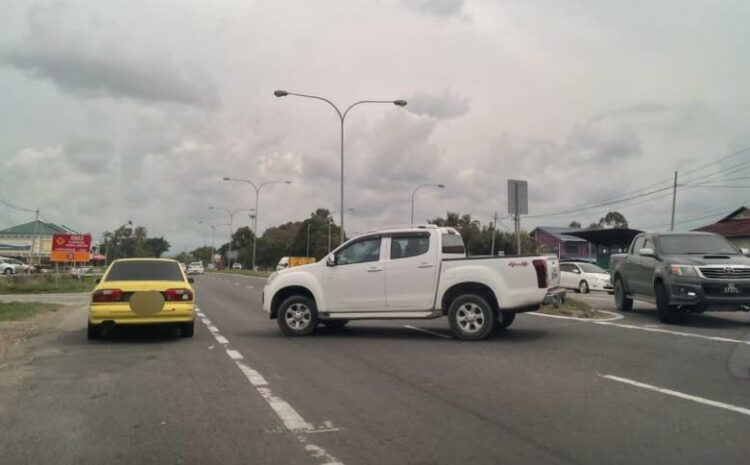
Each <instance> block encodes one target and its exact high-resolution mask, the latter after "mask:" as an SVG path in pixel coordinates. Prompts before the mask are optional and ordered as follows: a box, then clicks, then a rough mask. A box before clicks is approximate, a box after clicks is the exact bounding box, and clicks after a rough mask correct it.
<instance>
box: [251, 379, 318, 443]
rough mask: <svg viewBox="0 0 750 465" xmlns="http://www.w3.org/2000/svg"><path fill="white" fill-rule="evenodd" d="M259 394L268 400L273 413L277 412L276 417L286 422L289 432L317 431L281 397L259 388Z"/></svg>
mask: <svg viewBox="0 0 750 465" xmlns="http://www.w3.org/2000/svg"><path fill="white" fill-rule="evenodd" d="M258 392H259V393H260V395H261V396H263V398H264V399H266V402H268V405H270V406H271V408H272V409H273V411H274V412H276V415H278V416H279V418H281V421H282V422H284V426H286V427H287V429H288V430H290V431H293V432H301V431H310V430H313V429H315V428H313V426H312V425H311V424H310V423H308V422H306V421H305V420H304V419H303V418H302V416H300V414H299V413H297V411H296V410H294V408H292V406H291V405H289V404H288V403H287V402H286V401H285V400H283V399H282V398H280V397H276V396H274V395H273V392H271V390H270V389H268V388H264V387H259V388H258Z"/></svg>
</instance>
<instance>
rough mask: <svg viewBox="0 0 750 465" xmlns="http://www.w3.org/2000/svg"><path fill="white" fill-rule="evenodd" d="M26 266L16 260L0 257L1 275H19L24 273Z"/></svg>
mask: <svg viewBox="0 0 750 465" xmlns="http://www.w3.org/2000/svg"><path fill="white" fill-rule="evenodd" d="M23 271H24V265H23V263H21V262H20V261H18V260H16V259H15V258H6V257H0V273H3V274H17V273H23Z"/></svg>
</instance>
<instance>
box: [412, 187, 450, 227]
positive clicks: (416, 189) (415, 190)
mask: <svg viewBox="0 0 750 465" xmlns="http://www.w3.org/2000/svg"><path fill="white" fill-rule="evenodd" d="M422 187H437V188H438V189H443V188H445V185H444V184H420V185H418V186H417V187H415V188H414V192H412V193H411V224H414V196H415V195H416V194H417V191H418V190H419V189H420V188H422Z"/></svg>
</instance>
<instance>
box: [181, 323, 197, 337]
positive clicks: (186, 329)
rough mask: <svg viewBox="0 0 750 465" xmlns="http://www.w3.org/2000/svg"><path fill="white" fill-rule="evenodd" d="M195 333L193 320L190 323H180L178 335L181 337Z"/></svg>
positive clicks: (191, 335)
mask: <svg viewBox="0 0 750 465" xmlns="http://www.w3.org/2000/svg"><path fill="white" fill-rule="evenodd" d="M193 334H195V321H191V322H190V323H182V324H181V325H180V336H181V337H193Z"/></svg>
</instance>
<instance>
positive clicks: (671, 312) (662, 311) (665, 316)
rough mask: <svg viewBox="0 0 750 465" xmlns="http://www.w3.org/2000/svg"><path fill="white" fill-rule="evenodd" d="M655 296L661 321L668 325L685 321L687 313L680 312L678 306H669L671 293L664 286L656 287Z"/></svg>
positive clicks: (660, 284)
mask: <svg viewBox="0 0 750 465" xmlns="http://www.w3.org/2000/svg"><path fill="white" fill-rule="evenodd" d="M654 296H655V297H656V311H657V313H658V314H659V321H661V322H662V323H667V324H677V323H682V322H684V321H685V319H686V317H687V313H685V312H683V311H680V309H678V308H677V306H676V305H669V292H668V291H667V287H666V286H665V285H664V284H662V283H657V284H656V286H655V287H654Z"/></svg>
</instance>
